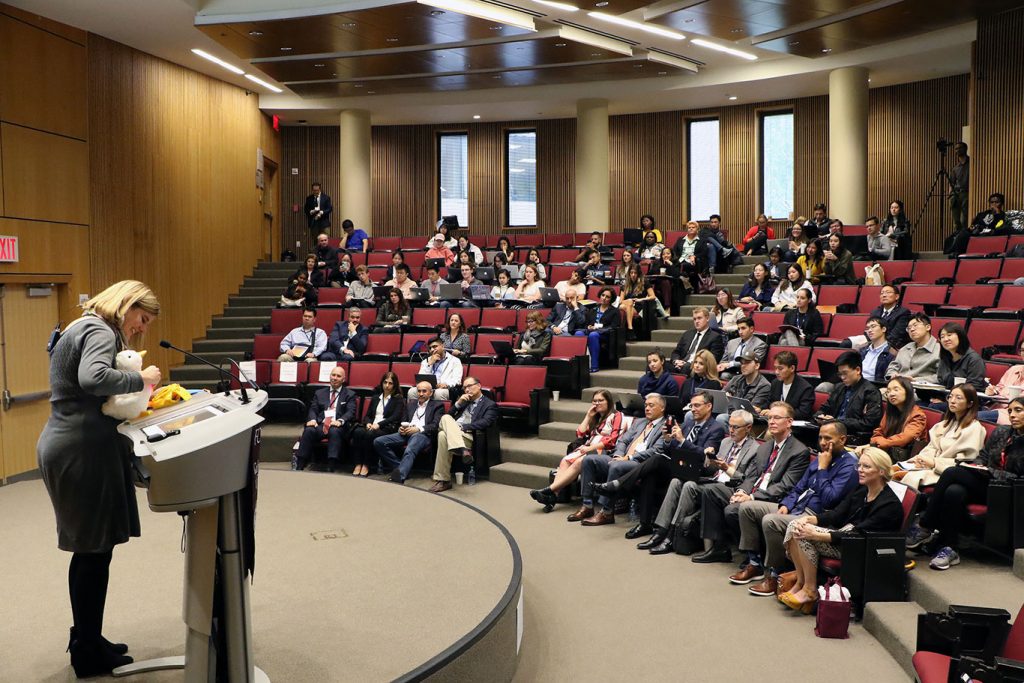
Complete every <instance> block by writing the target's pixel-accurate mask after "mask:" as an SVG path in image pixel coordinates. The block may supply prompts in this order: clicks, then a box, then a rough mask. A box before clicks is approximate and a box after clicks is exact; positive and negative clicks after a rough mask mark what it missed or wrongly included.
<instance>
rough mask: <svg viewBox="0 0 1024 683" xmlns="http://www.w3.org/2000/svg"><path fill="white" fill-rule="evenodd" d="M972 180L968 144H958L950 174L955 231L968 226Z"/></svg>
mask: <svg viewBox="0 0 1024 683" xmlns="http://www.w3.org/2000/svg"><path fill="white" fill-rule="evenodd" d="M970 180H971V158H970V157H969V156H967V144H966V143H964V142H958V143H956V145H954V146H953V168H952V169H951V170H950V172H949V185H950V188H949V193H950V194H949V210H950V215H951V216H952V218H953V230H963V228H964V226H966V225H967V190H968V188H969V186H970Z"/></svg>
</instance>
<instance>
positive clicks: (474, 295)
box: [469, 285, 491, 301]
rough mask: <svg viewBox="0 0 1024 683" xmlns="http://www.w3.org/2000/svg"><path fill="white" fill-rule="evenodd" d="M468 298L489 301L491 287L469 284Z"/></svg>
mask: <svg viewBox="0 0 1024 683" xmlns="http://www.w3.org/2000/svg"><path fill="white" fill-rule="evenodd" d="M469 298H470V299H472V300H473V301H489V300H490V298H491V288H490V286H488V285H470V286H469Z"/></svg>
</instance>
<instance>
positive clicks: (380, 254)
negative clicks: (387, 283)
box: [366, 251, 404, 267]
mask: <svg viewBox="0 0 1024 683" xmlns="http://www.w3.org/2000/svg"><path fill="white" fill-rule="evenodd" d="M403 256H404V254H403ZM366 265H368V266H385V267H386V266H390V265H391V252H387V251H371V252H370V253H369V254H367V255H366Z"/></svg>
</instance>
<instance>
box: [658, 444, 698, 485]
mask: <svg viewBox="0 0 1024 683" xmlns="http://www.w3.org/2000/svg"><path fill="white" fill-rule="evenodd" d="M663 457H665V458H667V459H668V460H669V463H670V465H669V470H670V471H671V476H672V477H673V478H674V479H681V480H682V481H684V482H687V481H697V480H698V479H700V476H701V473H702V471H703V470H704V462H705V455H704V453H703V452H701V451H700V450H699V449H697V448H683V447H681V446H669V448H668V450H667V452H666V453H664V454H663Z"/></svg>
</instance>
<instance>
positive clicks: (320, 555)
mask: <svg viewBox="0 0 1024 683" xmlns="http://www.w3.org/2000/svg"><path fill="white" fill-rule="evenodd" d="M138 494H139V507H140V509H141V510H142V528H143V536H142V537H141V538H138V539H133V540H132V541H131V542H130V543H128V544H126V545H122V546H119V547H118V548H117V550H115V552H114V562H113V564H112V567H111V582H110V584H111V585H110V594H109V597H108V601H107V614H106V622H105V628H104V633H105V635H107V636H108V637H109V638H111V639H114V640H120V641H123V642H127V643H128V644H129V645H130V646H131V654H132V655H133V656H134V657H135V658H136V660H139V659H148V658H152V657H162V656H169V655H175V654H182V653H183V651H184V635H185V627H184V624H183V623H182V621H181V600H182V575H183V568H184V565H183V555H182V554H181V553H180V545H181V534H182V523H181V518H180V517H179V516H178V515H176V514H173V513H161V514H157V513H153V512H150V511H149V508H148V505H147V504H146V498H145V492H144V491H141V490H140V491H139V492H138ZM0 520H2V522H0V556H2V561H0V582H2V586H3V592H4V595H5V596H6V599H5V600H4V605H3V609H2V611H0V614H2V615H3V625H2V626H0V681H46V682H54V681H70V680H74V673H73V672H72V670H71V668H70V666H69V665H68V656H67V655H66V654H65V653H64V648H65V646H66V644H67V627H68V626H69V625H70V621H71V617H70V608H69V606H68V598H67V579H66V575H67V563H68V559H69V557H70V556H69V555H68V554H67V553H63V552H61V551H59V550H57V548H56V535H55V532H54V519H53V512H52V510H51V508H50V503H49V499H48V498H47V496H46V492H45V490H44V488H43V485H42V482H41V481H38V480H37V481H28V482H21V483H17V484H12V485H10V486H6V487H3V488H2V489H0ZM256 529H257V558H256V573H255V580H254V583H253V584H252V586H251V595H252V613H253V639H254V642H255V657H256V664H257V666H259V667H260V668H262V669H263V670H264V671H265V672H266V673H267V675H268V676H269V677H270V679H271V680H272V681H275V682H277V683H282V682H285V681H287V682H289V683H295V682H300V681H318V682H322V681H369V680H374V681H380V680H395V679H403V678H426V677H432V678H436V679H437V680H488V681H502V680H511V678H512V676H513V675H514V673H515V667H516V662H517V658H518V652H517V649H518V643H517V616H518V611H519V606H520V597H521V581H522V572H521V569H522V566H521V561H520V555H519V549H518V547H517V546H516V544H515V541H514V540H513V539H512V537H511V536H510V535H509V534H508V533H507V532H506V531H505V529H504V527H502V526H501V525H500V524H498V523H497V522H496V521H494V520H493V519H492V518H490V517H489V516H487V515H485V514H484V513H481V512H479V511H477V510H476V509H474V508H472V507H469V506H467V505H464V504H462V503H460V502H458V501H457V500H453V499H451V498H448V497H445V496H436V495H431V494H429V493H426V492H425V491H422V490H419V489H416V488H413V487H402V486H396V485H394V484H390V483H387V482H384V481H378V480H369V481H358V480H356V479H353V478H352V477H348V476H324V475H320V474H317V473H294V472H287V471H275V470H267V469H264V470H263V472H262V473H261V476H260V487H259V509H258V513H257V526H256ZM121 680H125V681H131V680H140V681H142V680H145V681H178V680H181V672H180V671H178V672H174V671H170V672H158V673H151V674H146V675H144V676H138V677H129V678H124V679H121Z"/></svg>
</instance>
